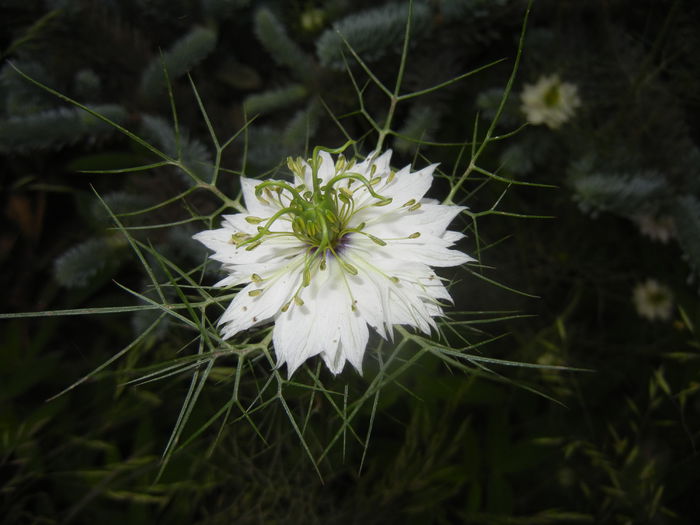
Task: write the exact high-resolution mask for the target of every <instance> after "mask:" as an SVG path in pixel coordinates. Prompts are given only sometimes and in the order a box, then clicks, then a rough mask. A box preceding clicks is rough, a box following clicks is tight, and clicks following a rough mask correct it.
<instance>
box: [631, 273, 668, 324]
mask: <svg viewBox="0 0 700 525" xmlns="http://www.w3.org/2000/svg"><path fill="white" fill-rule="evenodd" d="M632 298H633V301H634V306H635V308H636V309H637V313H638V314H639V315H640V316H641V317H644V318H646V319H649V320H650V321H654V320H656V319H660V320H662V321H668V320H669V319H670V318H671V314H672V313H673V293H672V292H671V289H670V288H669V287H668V286H665V285H663V284H660V283H659V282H658V281H656V280H655V279H647V280H646V281H644V282H643V283H639V284H637V286H635V287H634V291H633V292H632Z"/></svg>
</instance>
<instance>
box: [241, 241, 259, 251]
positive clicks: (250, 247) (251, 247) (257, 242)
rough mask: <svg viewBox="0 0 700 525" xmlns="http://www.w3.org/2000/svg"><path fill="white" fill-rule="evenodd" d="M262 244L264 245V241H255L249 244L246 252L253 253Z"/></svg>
mask: <svg viewBox="0 0 700 525" xmlns="http://www.w3.org/2000/svg"><path fill="white" fill-rule="evenodd" d="M261 244H262V241H255V242H253V243H251V244H249V245H248V246H246V247H245V251H247V252H249V251H252V250H254V249H255V248H257V247H258V246H260V245H261Z"/></svg>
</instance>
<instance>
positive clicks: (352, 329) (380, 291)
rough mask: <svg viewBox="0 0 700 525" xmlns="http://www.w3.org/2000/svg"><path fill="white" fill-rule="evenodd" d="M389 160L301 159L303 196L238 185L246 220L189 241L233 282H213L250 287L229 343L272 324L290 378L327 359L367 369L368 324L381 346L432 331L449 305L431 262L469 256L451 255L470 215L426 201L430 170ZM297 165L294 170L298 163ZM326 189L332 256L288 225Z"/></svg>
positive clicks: (232, 315) (229, 320)
mask: <svg viewBox="0 0 700 525" xmlns="http://www.w3.org/2000/svg"><path fill="white" fill-rule="evenodd" d="M390 158H391V152H390V151H387V152H385V153H384V154H383V155H381V156H379V157H375V156H372V155H370V157H368V159H366V160H364V161H363V162H360V163H358V164H357V165H355V166H349V165H348V163H346V162H344V160H343V161H341V160H339V162H338V163H335V162H334V161H333V159H332V157H331V156H330V155H329V154H328V153H326V152H323V151H322V152H320V153H319V154H318V156H317V157H315V159H310V160H309V162H306V161H299V162H298V163H297V164H296V171H297V173H296V175H297V180H296V183H297V185H296V186H295V187H294V190H295V191H296V190H298V195H302V194H303V199H306V200H303V201H297V202H296V203H295V202H293V200H294V194H293V192H292V191H291V190H290V189H278V188H282V187H283V186H284V185H286V187H287V188H291V185H290V183H288V182H286V181H271V182H268V183H266V184H268V187H267V188H268V189H269V187H272V186H274V185H276V184H279V185H280V186H277V187H275V191H265V192H263V191H262V188H263V186H264V185H263V186H260V181H255V180H252V179H248V178H242V179H241V184H242V190H243V197H244V199H245V204H246V208H247V213H240V214H236V215H227V216H224V220H223V224H222V227H221V228H219V229H216V230H209V231H203V232H200V233H198V234H197V235H195V236H194V238H195V239H197V240H199V241H201V242H202V243H204V244H205V245H206V246H207V247H208V248H209V249H211V250H213V251H214V252H215V253H214V254H213V255H212V258H213V259H215V260H217V261H219V262H221V263H223V269H224V270H225V271H226V272H228V274H229V275H228V276H227V277H225V278H224V279H222V280H221V281H220V282H218V283H217V284H216V286H238V285H243V288H242V289H241V290H240V291H239V292H238V294H237V295H236V297H235V298H234V299H233V301H232V302H231V304H230V305H229V306H228V308H227V309H226V311H225V312H224V314H223V315H222V317H221V319H220V321H219V323H220V324H221V325H223V329H222V333H223V336H224V337H225V338H230V337H232V336H234V335H236V334H237V333H239V332H241V331H242V330H246V329H248V328H251V327H253V326H257V325H260V324H262V323H266V322H269V321H274V323H275V326H274V331H273V343H274V348H275V353H276V356H277V361H278V366H281V365H282V364H285V363H286V365H287V369H288V373H289V375H291V374H292V373H293V372H294V371H295V370H296V369H297V368H298V367H299V366H300V365H301V364H302V363H303V362H304V361H305V360H307V359H308V358H310V357H312V356H315V355H318V354H320V355H321V357H322V358H323V360H324V362H325V363H326V365H327V366H328V368H329V369H330V370H331V371H332V372H333V373H334V374H337V373H339V372H340V371H341V370H342V369H343V367H344V365H345V362H346V361H350V363H351V364H352V365H353V366H354V367H355V368H356V369H357V370H358V371H360V372H361V367H362V358H363V354H364V351H365V347H366V345H367V341H368V338H369V330H368V325H369V326H371V327H372V328H374V329H375V330H376V331H377V332H378V333H379V334H380V335H381V336H382V337H384V338H387V337H390V336H391V333H392V326H393V325H398V324H401V325H408V326H412V327H415V328H417V329H419V330H421V331H422V332H425V333H429V332H430V330H431V328H435V326H436V325H435V321H434V319H433V318H434V317H436V316H440V315H442V308H441V302H444V301H450V300H451V298H450V295H449V293H448V291H447V289H446V288H445V286H444V285H443V283H442V281H441V279H440V278H439V277H437V276H436V274H435V273H434V272H433V270H432V268H431V266H437V267H447V266H455V265H460V264H464V263H466V262H468V261H471V260H473V259H472V258H471V257H469V256H468V255H466V254H464V253H462V252H460V251H457V250H454V249H452V246H453V245H454V243H455V242H457V241H458V240H459V239H461V238H462V237H463V235H462V234H461V233H458V232H454V231H448V230H447V227H448V225H449V224H450V222H451V221H452V219H454V217H455V216H457V215H458V214H459V213H460V212H461V211H462V210H463V209H464V208H463V207H460V206H446V205H441V204H439V203H437V201H434V200H431V199H425V198H424V196H425V194H426V192H427V191H428V189H429V188H430V186H431V184H432V182H433V171H434V170H435V167H436V166H435V165H432V166H428V167H427V168H424V169H422V170H419V171H415V172H412V171H411V169H410V166H406V167H405V168H403V169H402V170H400V171H399V172H393V171H392V170H391V167H390V165H389V161H390ZM314 160H318V161H319V162H320V166H318V172H317V177H318V179H320V180H319V181H318V183H317V185H316V189H315V190H314V191H312V190H310V188H314V181H313V178H312V172H313V168H312V165H313V163H314ZM310 163H311V165H310ZM290 166H291V167H292V169H293V170H294V169H295V167H294V166H295V164H294V163H292V164H290ZM339 175H340V177H339ZM343 176H345V178H343ZM363 180H364V181H371V184H364V183H363V182H362V181H363ZM329 183H331V184H329ZM331 186H332V187H331ZM256 187H258V188H259V189H258V196H256ZM323 188H325V190H326V194H327V195H330V196H331V197H332V199H331V200H333V199H334V202H335V205H333V206H331V207H330V208H329V210H330V211H327V210H326V209H324V210H322V211H324V212H325V215H324V216H327V215H329V214H330V215H333V213H335V217H330V218H329V222H328V224H331V223H333V220H332V219H334V220H336V221H337V222H338V223H340V226H339V230H338V231H337V234H336V235H335V237H333V242H332V244H331V245H330V246H331V248H329V249H327V250H320V249H318V247H317V246H314V244H315V243H316V240H315V239H317V238H320V236H319V235H318V233H316V237H310V235H311V234H309V235H307V236H304V235H301V234H300V230H299V229H298V228H297V229H295V227H294V226H293V221H295V220H298V217H299V216H301V215H304V214H307V215H308V214H313V213H316V211H315V210H316V209H317V208H314V206H313V205H311V204H309V205H308V206H307V204H308V203H309V202H312V201H313V199H314V197H313V195H312V194H313V193H316V194H318V192H319V191H321V190H320V189H323ZM370 188H371V189H372V190H370ZM263 194H264V195H263ZM258 197H263V199H260V198H258ZM389 200H390V201H389ZM299 203H301V204H302V205H303V206H302V208H303V209H304V210H307V211H305V212H304V214H302V213H296V212H289V213H286V212H283V211H281V210H284V209H287V208H290V207H294V206H297V209H300V208H299V207H298V205H299ZM275 214H278V215H279V216H278V218H277V219H276V220H274V222H272V223H271V224H269V228H268V222H265V221H267V220H268V219H269V218H270V217H273V216H274V215H275ZM304 216H306V215H304ZM251 217H254V218H251ZM321 222H323V221H319V220H318V219H317V220H316V223H314V222H313V221H311V224H312V226H311V229H310V230H309V231H310V232H311V233H313V232H314V231H315V230H314V228H316V230H318V229H319V228H321V227H322V226H323V224H320V223H321ZM314 224H315V226H313V225H314ZM261 225H262V226H261ZM261 231H263V232H264V233H263V234H262V235H261ZM303 231H304V232H306V231H307V230H303ZM243 239H246V240H247V241H244V242H241V240H243ZM254 239H259V240H260V241H261V242H260V244H259V245H258V244H257V242H251V240H254ZM321 251H323V253H321ZM305 274H306V278H305ZM306 280H308V283H306V282H305V281H306Z"/></svg>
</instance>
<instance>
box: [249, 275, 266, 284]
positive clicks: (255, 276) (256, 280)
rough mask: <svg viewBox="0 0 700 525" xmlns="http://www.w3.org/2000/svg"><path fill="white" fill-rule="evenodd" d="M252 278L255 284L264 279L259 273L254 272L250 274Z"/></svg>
mask: <svg viewBox="0 0 700 525" xmlns="http://www.w3.org/2000/svg"><path fill="white" fill-rule="evenodd" d="M250 280H251V281H253V282H254V283H255V284H258V283H261V282H262V280H263V279H262V277H260V276H259V275H258V274H257V273H254V274H253V275H251V276H250Z"/></svg>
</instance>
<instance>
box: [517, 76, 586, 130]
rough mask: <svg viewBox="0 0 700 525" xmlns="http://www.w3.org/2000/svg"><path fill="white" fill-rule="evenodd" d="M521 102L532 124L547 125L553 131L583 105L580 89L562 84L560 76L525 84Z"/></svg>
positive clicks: (543, 78) (566, 83) (545, 77)
mask: <svg viewBox="0 0 700 525" xmlns="http://www.w3.org/2000/svg"><path fill="white" fill-rule="evenodd" d="M520 100H521V102H522V105H521V109H522V110H523V112H524V113H525V117H526V118H527V121H528V122H529V123H530V124H545V125H547V126H548V127H549V128H551V129H556V128H558V127H559V126H561V125H562V124H563V123H564V122H566V121H567V120H569V119H570V118H571V117H572V116H573V115H574V112H575V110H576V108H577V107H579V106H580V105H581V99H580V98H579V96H578V88H577V87H576V86H575V85H574V84H571V83H569V82H562V81H561V80H560V79H559V75H549V76H543V77H540V79H539V80H538V81H537V82H536V83H535V84H525V87H523V91H522V93H521V94H520Z"/></svg>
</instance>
